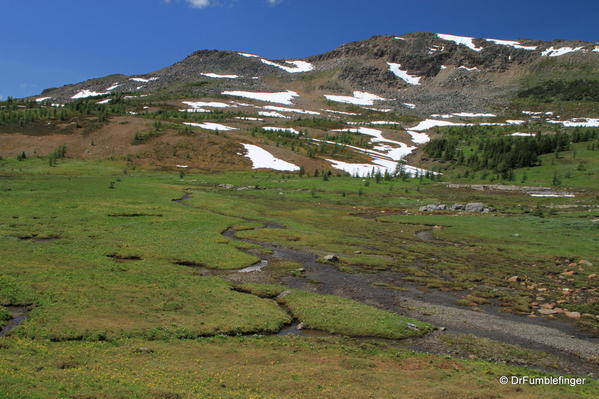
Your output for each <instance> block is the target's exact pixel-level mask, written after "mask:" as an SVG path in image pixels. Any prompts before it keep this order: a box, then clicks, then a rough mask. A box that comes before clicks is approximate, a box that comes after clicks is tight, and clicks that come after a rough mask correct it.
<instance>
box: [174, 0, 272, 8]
mask: <svg viewBox="0 0 599 399" xmlns="http://www.w3.org/2000/svg"><path fill="white" fill-rule="evenodd" d="M163 1H164V2H165V3H166V4H171V3H174V2H175V1H178V0H163ZM184 1H185V3H187V5H188V6H189V7H191V8H206V7H210V6H214V5H217V4H216V3H217V2H216V1H215V0H184ZM266 2H267V3H268V4H269V5H271V6H276V5H277V4H281V3H282V2H283V0H266ZM221 3H222V2H221ZM221 5H222V4H221Z"/></svg>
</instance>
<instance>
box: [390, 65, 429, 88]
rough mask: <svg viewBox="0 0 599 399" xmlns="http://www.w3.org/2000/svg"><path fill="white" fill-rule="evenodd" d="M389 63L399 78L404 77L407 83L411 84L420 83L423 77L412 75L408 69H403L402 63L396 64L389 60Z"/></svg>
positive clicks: (416, 84)
mask: <svg viewBox="0 0 599 399" xmlns="http://www.w3.org/2000/svg"><path fill="white" fill-rule="evenodd" d="M387 65H389V70H390V71H391V72H393V74H395V76H397V77H398V78H400V79H402V80H403V81H404V82H406V83H407V84H410V85H413V86H418V85H420V79H422V78H421V77H418V76H415V75H410V74H409V73H408V71H404V70H402V69H401V64H394V63H392V62H388V63H387Z"/></svg>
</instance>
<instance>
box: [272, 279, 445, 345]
mask: <svg viewBox="0 0 599 399" xmlns="http://www.w3.org/2000/svg"><path fill="white" fill-rule="evenodd" d="M277 300H278V301H279V302H281V303H284V304H285V306H287V307H288V308H289V310H291V313H293V315H294V316H295V317H296V318H298V319H299V320H300V321H301V322H302V323H303V324H304V327H305V328H311V329H315V330H321V331H327V332H330V333H334V334H343V335H347V336H352V337H379V338H391V339H402V338H408V337H413V336H419V335H423V334H425V333H427V332H429V331H431V330H432V329H433V327H432V326H431V325H430V324H427V323H423V322H419V321H417V320H414V319H412V318H409V317H403V316H400V315H398V314H395V313H391V312H387V311H384V310H380V309H377V308H375V307H372V306H368V305H364V304H362V303H359V302H356V301H352V300H350V299H346V298H341V297H337V296H333V295H321V294H314V293H310V292H305V291H297V290H293V291H291V292H290V293H289V294H288V295H285V296H281V297H279V298H277ZM408 323H411V324H413V325H414V326H415V327H416V329H412V328H410V327H409V326H408Z"/></svg>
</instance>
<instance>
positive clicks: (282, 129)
mask: <svg viewBox="0 0 599 399" xmlns="http://www.w3.org/2000/svg"><path fill="white" fill-rule="evenodd" d="M261 129H262V130H266V131H269V132H285V133H293V134H300V132H299V131H298V130H295V129H294V128H291V127H271V126H265V127H263V128H261Z"/></svg>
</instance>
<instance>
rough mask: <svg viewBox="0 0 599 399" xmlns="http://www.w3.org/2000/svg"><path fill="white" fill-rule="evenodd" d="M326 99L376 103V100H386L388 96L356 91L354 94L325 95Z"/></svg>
mask: <svg viewBox="0 0 599 399" xmlns="http://www.w3.org/2000/svg"><path fill="white" fill-rule="evenodd" d="M325 97H326V99H327V100H329V101H334V102H338V103H345V104H354V105H374V102H375V101H384V100H386V98H383V97H379V96H377V95H375V94H370V93H367V92H365V91H354V96H353V97H349V96H335V95H329V94H326V95H325Z"/></svg>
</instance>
